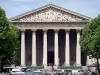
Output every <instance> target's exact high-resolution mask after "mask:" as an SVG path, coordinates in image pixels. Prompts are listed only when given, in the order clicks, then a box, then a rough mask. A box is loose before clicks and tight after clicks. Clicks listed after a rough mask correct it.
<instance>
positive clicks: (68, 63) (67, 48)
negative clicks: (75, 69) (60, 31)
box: [65, 30, 70, 66]
mask: <svg viewBox="0 0 100 75" xmlns="http://www.w3.org/2000/svg"><path fill="white" fill-rule="evenodd" d="M69 31H70V30H65V32H66V47H65V66H70V48H69V45H70V44H69Z"/></svg>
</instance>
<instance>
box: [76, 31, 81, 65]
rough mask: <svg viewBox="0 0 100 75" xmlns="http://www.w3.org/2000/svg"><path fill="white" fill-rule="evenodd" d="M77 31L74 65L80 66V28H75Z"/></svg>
mask: <svg viewBox="0 0 100 75" xmlns="http://www.w3.org/2000/svg"><path fill="white" fill-rule="evenodd" d="M76 31H77V44H76V66H81V47H80V44H79V40H80V31H81V30H76Z"/></svg>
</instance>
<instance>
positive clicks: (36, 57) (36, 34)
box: [11, 4, 90, 66]
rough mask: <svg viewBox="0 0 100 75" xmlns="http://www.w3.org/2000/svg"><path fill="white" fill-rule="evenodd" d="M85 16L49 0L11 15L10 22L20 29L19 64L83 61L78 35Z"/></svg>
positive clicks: (61, 64) (79, 63)
mask: <svg viewBox="0 0 100 75" xmlns="http://www.w3.org/2000/svg"><path fill="white" fill-rule="evenodd" d="M89 20H90V18H89V17H86V16H83V15H80V14H78V13H75V12H73V11H70V10H66V9H63V8H61V7H58V6H55V5H52V4H51V5H47V6H44V7H42V8H40V9H37V10H34V11H30V12H28V13H25V14H23V15H20V16H17V17H14V18H12V19H11V22H12V23H13V24H14V25H15V26H16V27H17V28H18V29H19V30H20V31H21V34H20V35H21V37H20V38H21V46H20V47H21V49H20V52H21V53H19V54H21V55H20V56H21V60H20V65H22V66H42V65H44V66H47V65H49V64H53V65H56V66H72V65H74V66H81V65H83V60H82V62H81V59H84V56H83V55H84V54H83V53H82V52H81V47H80V44H79V39H80V35H81V30H82V29H83V27H84V25H85V24H86V23H87V22H88V21H89ZM19 59H20V58H19ZM84 65H86V60H84Z"/></svg>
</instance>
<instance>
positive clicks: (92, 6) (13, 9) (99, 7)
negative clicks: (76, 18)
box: [0, 0, 100, 18]
mask: <svg viewBox="0 0 100 75" xmlns="http://www.w3.org/2000/svg"><path fill="white" fill-rule="evenodd" d="M47 4H55V5H58V6H60V7H63V8H66V9H69V10H72V11H74V12H77V13H80V14H83V15H85V16H89V17H91V18H95V17H97V16H98V15H99V14H100V0H0V7H2V8H3V9H4V10H5V11H6V14H7V17H8V18H11V17H14V16H17V15H20V14H22V13H25V12H28V11H31V10H34V9H36V8H39V7H41V6H44V5H47Z"/></svg>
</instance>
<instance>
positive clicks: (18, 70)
mask: <svg viewBox="0 0 100 75" xmlns="http://www.w3.org/2000/svg"><path fill="white" fill-rule="evenodd" d="M10 74H11V75H17V74H18V75H24V74H25V72H23V71H22V69H21V68H14V69H12V70H11V73H10Z"/></svg>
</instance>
